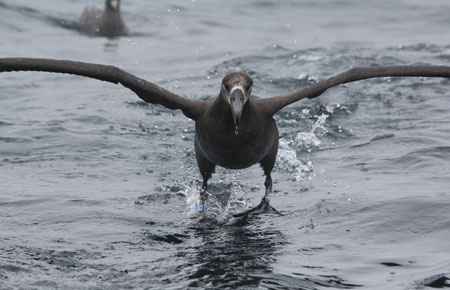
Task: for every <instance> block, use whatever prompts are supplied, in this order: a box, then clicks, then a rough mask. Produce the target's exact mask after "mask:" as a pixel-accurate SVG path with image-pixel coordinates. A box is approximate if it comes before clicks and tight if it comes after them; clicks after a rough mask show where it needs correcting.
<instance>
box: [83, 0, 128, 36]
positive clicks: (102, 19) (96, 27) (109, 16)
mask: <svg viewBox="0 0 450 290" xmlns="http://www.w3.org/2000/svg"><path fill="white" fill-rule="evenodd" d="M80 30H81V31H82V32H84V33H86V34H89V35H97V36H107V37H115V36H125V35H128V30H127V27H126V26H125V23H124V22H123V19H122V15H121V13H120V1H119V0H106V2H105V9H104V10H101V9H98V8H95V7H89V8H85V9H84V11H83V13H82V14H81V17H80Z"/></svg>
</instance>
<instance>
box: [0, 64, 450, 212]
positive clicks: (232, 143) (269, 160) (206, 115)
mask: <svg viewBox="0 0 450 290" xmlns="http://www.w3.org/2000/svg"><path fill="white" fill-rule="evenodd" d="M8 71H46V72H54V73H67V74H74V75H80V76H85V77H90V78H95V79H98V80H102V81H107V82H111V83H115V84H118V83H120V84H122V85H123V86H124V87H126V88H129V89H130V90H132V91H133V92H134V93H136V94H137V95H138V97H139V98H141V99H142V100H144V101H145V102H148V103H152V104H160V105H163V106H165V107H167V108H168V109H171V110H181V111H182V112H183V114H184V115H185V116H186V117H188V118H190V119H192V120H194V121H195V141H194V146H195V156H196V159H197V164H198V167H199V169H200V173H201V175H202V177H203V185H202V190H201V192H200V204H199V207H198V209H199V210H200V211H202V210H204V201H205V199H206V189H207V186H208V183H207V182H208V180H209V179H210V178H211V175H212V173H214V169H215V167H216V165H218V166H222V167H225V168H230V169H243V168H247V167H250V166H251V165H253V164H256V163H259V164H260V165H261V166H262V169H263V171H264V174H265V176H266V179H265V182H264V185H265V188H266V191H265V194H264V197H263V199H262V201H261V203H260V204H259V205H258V206H256V207H255V208H253V209H250V210H247V211H245V212H243V213H239V214H235V215H234V216H236V217H238V216H244V215H248V214H256V213H261V212H275V213H278V211H276V210H275V209H274V208H272V207H271V206H270V205H269V195H270V193H271V190H272V178H271V172H272V169H273V167H274V164H275V159H276V156H277V150H278V137H279V136H278V128H277V125H276V123H275V120H274V119H273V115H274V114H275V113H276V112H278V111H279V110H281V109H282V108H284V107H285V106H287V105H289V104H292V103H294V102H297V101H299V100H301V99H304V98H309V99H312V98H315V97H318V96H320V95H321V94H322V93H323V92H325V91H326V90H328V89H329V88H332V87H335V86H337V85H340V84H345V83H350V82H354V81H358V80H364V79H370V78H377V77H443V78H450V66H378V67H366V68H353V69H350V70H348V71H345V72H343V73H340V74H337V75H334V76H332V77H330V78H328V79H326V80H322V81H319V82H317V83H315V84H312V85H310V86H308V87H306V88H303V89H301V90H299V91H296V92H293V93H290V94H286V95H281V96H276V97H271V98H264V99H257V98H253V97H251V92H252V84H253V83H252V79H251V78H250V77H249V76H248V75H246V74H244V73H240V72H236V73H231V74H229V75H227V76H225V77H224V78H223V81H222V85H221V87H220V92H219V95H218V96H217V97H216V98H215V99H213V100H210V101H200V100H192V99H188V98H185V97H181V96H178V95H176V94H174V93H171V92H169V91H167V90H165V89H163V88H161V87H159V86H157V85H155V84H153V83H150V82H148V81H146V80H144V79H141V78H138V77H136V76H134V75H132V74H130V73H127V72H125V71H123V70H121V69H119V68H117V67H114V66H109V65H100V64H92V63H82V62H75V61H67V60H54V59H37V58H36V59H33V58H0V72H8Z"/></svg>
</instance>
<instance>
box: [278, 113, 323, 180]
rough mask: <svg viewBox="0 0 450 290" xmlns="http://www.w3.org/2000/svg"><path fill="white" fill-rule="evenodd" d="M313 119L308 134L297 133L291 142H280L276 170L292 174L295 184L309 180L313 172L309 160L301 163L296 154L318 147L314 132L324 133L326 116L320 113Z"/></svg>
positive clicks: (318, 142) (318, 143) (317, 139)
mask: <svg viewBox="0 0 450 290" xmlns="http://www.w3.org/2000/svg"><path fill="white" fill-rule="evenodd" d="M315 117H317V120H316V122H315V123H314V125H313V126H312V128H311V130H310V131H309V132H299V133H298V134H297V136H296V137H295V139H294V140H293V141H291V142H289V141H284V140H283V139H281V140H280V145H279V151H278V164H277V168H279V169H281V170H282V171H286V172H289V173H292V176H293V179H294V180H295V181H296V182H302V181H303V180H305V179H311V178H312V177H311V173H312V171H313V164H312V162H311V160H304V161H302V160H300V159H299V156H298V154H299V153H300V152H301V151H304V150H306V151H307V152H311V151H312V148H313V147H318V146H319V145H320V144H321V141H320V140H319V138H318V137H317V135H316V130H317V129H322V130H325V131H326V128H325V127H324V124H325V121H326V119H327V117H328V115H327V114H325V113H322V114H321V115H320V116H315ZM302 149H304V150H302Z"/></svg>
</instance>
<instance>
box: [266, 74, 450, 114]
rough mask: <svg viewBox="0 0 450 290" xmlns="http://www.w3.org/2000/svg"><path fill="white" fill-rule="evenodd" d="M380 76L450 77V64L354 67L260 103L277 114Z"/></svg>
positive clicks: (271, 112) (268, 110)
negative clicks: (285, 108) (329, 92)
mask: <svg viewBox="0 0 450 290" xmlns="http://www.w3.org/2000/svg"><path fill="white" fill-rule="evenodd" d="M379 77H441V78H450V66H432V65H423V66H372V67H358V68H353V69H350V70H348V71H345V72H343V73H340V74H337V75H334V76H332V77H330V78H329V79H326V80H323V81H320V82H318V83H315V84H313V85H310V86H308V87H306V88H303V89H301V90H299V91H296V92H294V93H291V94H287V95H282V96H277V97H272V98H265V99H261V100H259V103H260V104H261V105H262V106H263V107H264V108H265V110H266V112H268V113H269V114H272V115H273V114H275V113H276V112H278V111H279V110H281V109H282V108H284V107H285V106H287V105H289V104H292V103H294V102H297V101H300V100H302V99H305V98H308V99H313V98H316V97H318V96H320V95H321V94H323V93H324V92H325V91H326V90H328V89H329V88H332V87H335V86H338V85H341V84H346V83H350V82H355V81H360V80H365V79H371V78H379Z"/></svg>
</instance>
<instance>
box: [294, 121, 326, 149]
mask: <svg viewBox="0 0 450 290" xmlns="http://www.w3.org/2000/svg"><path fill="white" fill-rule="evenodd" d="M328 116H329V115H327V114H325V113H322V114H321V115H320V116H314V117H317V121H316V122H315V123H314V125H313V126H312V128H311V130H310V131H309V132H299V133H297V136H296V137H295V144H296V145H297V146H298V147H300V148H299V149H302V148H305V149H306V151H308V152H311V151H312V148H313V147H318V146H319V145H320V144H321V141H320V140H319V138H318V137H317V135H316V130H317V129H322V130H324V131H326V128H325V127H324V124H325V121H326V119H327V118H328Z"/></svg>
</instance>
